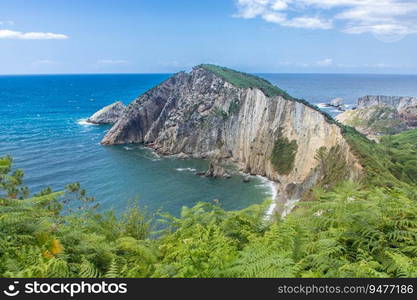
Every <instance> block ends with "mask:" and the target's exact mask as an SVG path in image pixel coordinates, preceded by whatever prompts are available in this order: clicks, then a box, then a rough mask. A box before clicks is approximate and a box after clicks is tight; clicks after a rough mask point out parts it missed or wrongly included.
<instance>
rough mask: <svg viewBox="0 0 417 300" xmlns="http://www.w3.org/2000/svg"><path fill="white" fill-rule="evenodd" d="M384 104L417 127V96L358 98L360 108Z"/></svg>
mask: <svg viewBox="0 0 417 300" xmlns="http://www.w3.org/2000/svg"><path fill="white" fill-rule="evenodd" d="M374 105H384V106H388V107H392V108H394V109H396V110H397V112H398V114H399V117H400V118H401V119H402V120H403V121H404V122H405V123H406V125H407V126H414V127H417V97H396V96H365V97H362V98H359V99H358V108H367V107H371V106H374Z"/></svg>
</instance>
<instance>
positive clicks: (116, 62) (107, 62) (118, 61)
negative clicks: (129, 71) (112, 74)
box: [97, 59, 128, 65]
mask: <svg viewBox="0 0 417 300" xmlns="http://www.w3.org/2000/svg"><path fill="white" fill-rule="evenodd" d="M97 63H98V64H100V65H122V64H127V63H128V61H127V60H124V59H100V60H99V61H98V62H97Z"/></svg>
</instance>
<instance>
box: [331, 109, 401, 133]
mask: <svg viewBox="0 0 417 300" xmlns="http://www.w3.org/2000/svg"><path fill="white" fill-rule="evenodd" d="M336 120H338V121H339V122H341V123H343V124H346V125H349V126H352V127H355V128H356V129H357V130H358V131H360V132H361V133H363V134H365V135H368V136H374V135H381V134H395V133H399V132H401V131H404V130H406V129H407V126H406V124H405V122H403V120H402V118H401V116H400V114H399V113H398V111H397V110H396V109H395V108H393V107H390V106H387V105H379V104H378V105H373V106H369V107H362V108H357V109H355V110H347V111H345V112H343V113H341V114H340V115H337V116H336Z"/></svg>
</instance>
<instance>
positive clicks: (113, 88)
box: [0, 74, 417, 214]
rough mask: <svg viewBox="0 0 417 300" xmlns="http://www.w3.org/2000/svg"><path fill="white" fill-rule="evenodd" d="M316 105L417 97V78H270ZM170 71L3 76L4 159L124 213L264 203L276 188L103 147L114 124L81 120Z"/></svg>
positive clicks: (42, 182) (140, 151)
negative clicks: (132, 203) (138, 208)
mask: <svg viewBox="0 0 417 300" xmlns="http://www.w3.org/2000/svg"><path fill="white" fill-rule="evenodd" d="M262 76H263V77H265V78H266V79H268V80H270V81H271V82H273V83H274V84H277V85H278V86H280V87H281V88H283V89H285V90H287V91H288V92H289V93H290V94H292V95H293V96H296V97H300V98H305V99H306V100H310V101H311V102H313V103H316V104H317V103H322V102H327V101H328V100H330V99H332V98H334V97H344V98H345V99H346V100H347V102H348V103H353V102H354V100H356V98H357V97H359V96H363V95H366V94H387V95H408V96H417V76H388V75H315V74H308V75H301V74H300V75H298V74H263V75H262ZM168 77H169V75H168V74H152V75H150V74H129V75H50V76H0V155H6V154H9V155H12V156H13V157H14V159H15V165H16V167H18V168H22V169H24V170H25V172H26V184H27V185H28V186H29V187H30V188H31V189H32V190H33V191H39V190H40V189H42V188H44V187H46V186H52V187H53V188H55V189H61V188H63V187H64V186H65V185H66V184H68V183H71V182H77V181H78V182H80V183H81V184H82V186H83V187H84V188H86V189H87V190H88V192H89V194H90V195H92V196H95V197H96V198H97V200H98V201H99V202H100V203H101V207H102V208H103V209H107V208H115V209H116V210H118V211H120V210H122V209H123V208H124V207H125V206H126V205H127V203H128V201H129V199H135V198H139V201H140V203H141V204H142V205H146V206H148V207H149V208H150V209H151V210H155V209H163V210H165V211H169V212H171V213H174V214H178V212H179V210H180V208H181V207H182V206H183V205H187V206H191V205H193V204H195V203H196V202H198V201H212V200H213V199H219V200H220V201H221V203H222V205H223V207H225V208H226V209H239V208H243V207H246V206H248V205H250V204H252V203H259V202H262V201H263V199H265V198H266V197H268V196H269V195H270V187H269V186H268V184H267V183H266V182H264V181H262V180H261V179H259V178H254V180H252V182H250V183H248V184H245V183H242V178H241V177H240V176H239V175H235V176H233V178H231V179H229V180H213V179H208V178H204V177H198V176H196V175H194V173H195V172H196V171H204V170H206V168H207V162H206V161H202V160H175V159H172V158H160V157H157V156H155V155H154V154H153V153H152V152H151V151H149V150H147V149H144V148H143V147H142V146H141V145H128V146H111V147H103V146H101V145H100V144H99V142H100V140H101V139H102V137H103V136H104V134H105V132H106V130H108V129H109V126H96V125H85V124H84V123H83V122H80V120H82V119H84V118H87V117H88V116H89V115H91V114H92V113H94V112H95V111H96V110H98V109H100V108H102V107H103V106H105V105H108V104H110V103H112V102H114V101H116V100H121V101H123V102H124V103H129V102H130V101H132V100H133V99H134V98H136V97H137V96H138V95H140V94H141V93H143V92H145V91H146V90H148V89H149V88H152V87H153V86H155V85H157V84H158V83H160V82H161V81H163V80H164V79H166V78H168Z"/></svg>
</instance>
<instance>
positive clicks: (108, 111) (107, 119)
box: [87, 101, 126, 124]
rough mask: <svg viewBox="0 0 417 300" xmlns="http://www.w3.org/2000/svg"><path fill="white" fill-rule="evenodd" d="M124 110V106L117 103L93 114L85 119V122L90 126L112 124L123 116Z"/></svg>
mask: <svg viewBox="0 0 417 300" xmlns="http://www.w3.org/2000/svg"><path fill="white" fill-rule="evenodd" d="M125 110H126V106H125V105H124V104H123V103H122V102H120V101H118V102H115V103H113V104H110V105H108V106H106V107H103V108H102V109H100V110H99V111H97V112H96V113H94V114H93V115H92V116H91V117H89V118H88V119H87V122H89V123H92V124H114V123H116V122H117V120H119V118H120V117H121V116H122V115H123V113H124V112H125Z"/></svg>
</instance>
